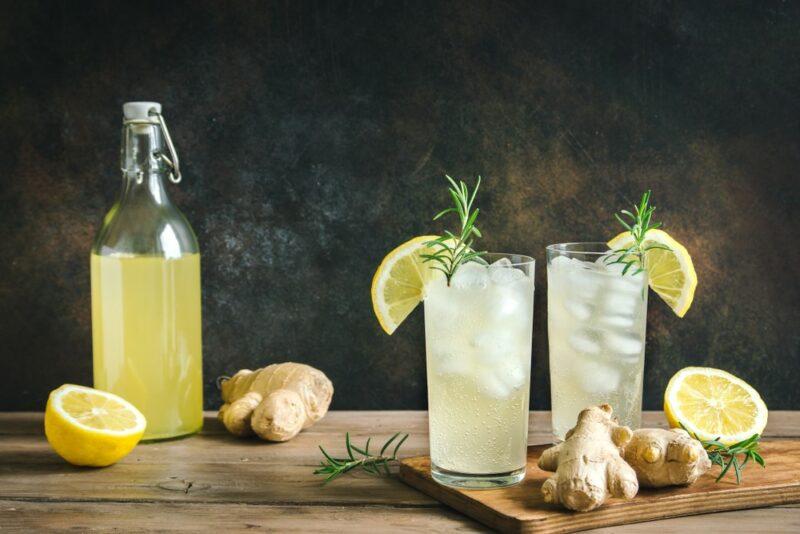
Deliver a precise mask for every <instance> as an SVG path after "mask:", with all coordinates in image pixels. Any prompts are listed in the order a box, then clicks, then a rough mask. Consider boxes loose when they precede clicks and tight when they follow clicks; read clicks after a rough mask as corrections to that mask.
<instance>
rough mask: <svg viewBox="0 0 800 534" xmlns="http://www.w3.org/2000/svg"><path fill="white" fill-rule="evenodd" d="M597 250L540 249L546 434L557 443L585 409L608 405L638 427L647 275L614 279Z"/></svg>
mask: <svg viewBox="0 0 800 534" xmlns="http://www.w3.org/2000/svg"><path fill="white" fill-rule="evenodd" d="M609 253H610V251H609V249H608V246H607V245H606V244H605V243H562V244H558V245H550V246H549V247H547V326H548V337H549V342H550V391H551V404H552V424H553V434H554V435H555V438H556V439H557V440H563V439H564V437H565V434H566V433H567V431H568V430H569V429H570V428H572V427H573V426H575V422H576V420H577V417H578V413H579V412H580V411H581V410H583V409H584V408H586V407H587V406H591V405H596V404H601V403H608V404H610V405H611V406H613V408H614V413H615V414H616V415H617V416H618V417H619V420H620V422H621V423H622V424H625V425H628V426H630V427H632V428H638V427H639V426H640V425H641V418H642V381H643V370H644V344H645V325H646V322H647V273H646V272H644V271H642V272H639V273H636V274H634V272H635V271H636V268H632V269H630V270H629V271H628V272H627V273H626V274H624V275H623V274H622V269H623V267H624V265H621V264H618V263H611V261H613V260H612V259H610V256H609Z"/></svg>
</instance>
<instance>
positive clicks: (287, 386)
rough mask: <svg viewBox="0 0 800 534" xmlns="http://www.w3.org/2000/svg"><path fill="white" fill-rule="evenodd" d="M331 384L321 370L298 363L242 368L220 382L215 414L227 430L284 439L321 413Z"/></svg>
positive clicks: (325, 404)
mask: <svg viewBox="0 0 800 534" xmlns="http://www.w3.org/2000/svg"><path fill="white" fill-rule="evenodd" d="M332 398H333V384H332V383H331V381H330V380H328V377H327V376H325V373H323V372H322V371H320V370H318V369H314V368H313V367H311V366H309V365H304V364H302V363H293V362H287V363H275V364H272V365H268V366H266V367H264V368H263V369H256V370H255V371H250V370H249V369H242V370H241V371H239V372H238V373H236V374H235V375H233V377H231V378H229V379H227V380H225V381H224V382H222V400H223V402H224V403H225V404H223V405H222V406H221V407H220V409H219V414H218V415H217V417H218V419H219V420H220V421H222V424H224V425H225V428H227V429H228V431H229V432H230V433H231V434H235V435H237V436H247V435H250V434H253V433H255V434H256V435H258V436H259V437H260V438H262V439H266V440H269V441H287V440H290V439H292V438H293V437H295V436H296V435H297V434H298V433H299V432H300V431H301V430H303V429H304V428H308V427H310V426H311V425H313V424H314V423H316V422H317V421H319V420H320V419H322V417H323V416H324V415H325V414H326V413H327V411H328V406H330V404H331V399H332Z"/></svg>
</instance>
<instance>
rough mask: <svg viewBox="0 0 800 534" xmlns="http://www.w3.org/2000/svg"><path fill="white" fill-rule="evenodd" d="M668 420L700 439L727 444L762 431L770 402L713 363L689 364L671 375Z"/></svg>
mask: <svg viewBox="0 0 800 534" xmlns="http://www.w3.org/2000/svg"><path fill="white" fill-rule="evenodd" d="M664 413H665V414H666V416H667V420H668V421H669V424H670V426H671V427H673V428H677V427H679V426H680V424H681V423H683V425H684V426H685V427H686V429H687V430H688V431H689V432H693V433H694V434H696V435H697V437H699V438H700V439H703V440H709V439H717V438H719V441H721V442H722V443H724V444H726V445H732V444H734V443H736V442H739V441H742V440H745V439H747V438H749V437H750V436H752V435H753V434H761V433H762V432H763V431H764V427H765V426H767V413H768V412H767V406H766V405H765V404H764V401H763V400H761V396H760V395H759V394H758V392H757V391H756V390H755V389H753V387H752V386H750V384H748V383H747V382H745V381H744V380H742V379H741V378H737V377H735V376H733V375H732V374H730V373H728V372H726V371H722V370H720V369H712V368H710V367H686V368H684V369H681V370H680V371H678V372H677V373H675V376H673V377H672V379H670V381H669V384H668V385H667V389H666V391H665V392H664Z"/></svg>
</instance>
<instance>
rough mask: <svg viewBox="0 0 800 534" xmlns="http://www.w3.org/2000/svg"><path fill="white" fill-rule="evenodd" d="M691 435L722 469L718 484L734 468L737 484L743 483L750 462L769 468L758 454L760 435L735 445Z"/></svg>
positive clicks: (690, 433)
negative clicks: (744, 471)
mask: <svg viewBox="0 0 800 534" xmlns="http://www.w3.org/2000/svg"><path fill="white" fill-rule="evenodd" d="M680 425H681V428H683V429H684V430H686V432H689V430H687V428H686V427H685V426H683V423H681V424H680ZM689 435H690V436H692V437H693V438H694V439H696V440H697V441H699V442H700V443H702V444H703V448H704V449H705V450H706V452H707V453H708V459H709V460H711V463H712V464H714V465H718V466H720V467H721V468H722V471H721V472H720V474H719V476H718V477H717V480H716V482H719V481H720V480H722V477H724V476H725V475H726V474H727V473H728V471H730V469H731V467H733V472H734V473H736V483H737V484H739V483H741V481H742V470H743V469H744V467H745V466H746V465H747V462H749V461H750V460H753V461H755V462H756V463H757V464H758V465H760V466H761V467H766V466H767V465H766V462H764V458H762V457H761V455H760V454H759V453H758V442H759V439H761V436H759V435H758V434H753V435H752V436H750V437H749V438H747V439H745V440H742V441H740V442H738V443H734V444H733V445H725V444H724V443H721V442H720V441H719V438H716V439H709V440H704V439H700V438H699V437H697V434H695V433H693V432H689ZM740 455H744V460H742V461H739V456H740Z"/></svg>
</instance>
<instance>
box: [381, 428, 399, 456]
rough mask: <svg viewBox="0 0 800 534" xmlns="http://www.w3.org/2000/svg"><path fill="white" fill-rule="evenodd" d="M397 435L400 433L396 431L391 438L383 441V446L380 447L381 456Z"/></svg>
mask: <svg viewBox="0 0 800 534" xmlns="http://www.w3.org/2000/svg"><path fill="white" fill-rule="evenodd" d="M399 435H400V432H397V433H395V435H394V436H392V437H391V438H389V441H387V442H386V443H384V444H383V447H381V456H383V453H384V452H386V449H388V448H389V445H391V444H392V442H393V441H394V440H395V439H397V436H399Z"/></svg>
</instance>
